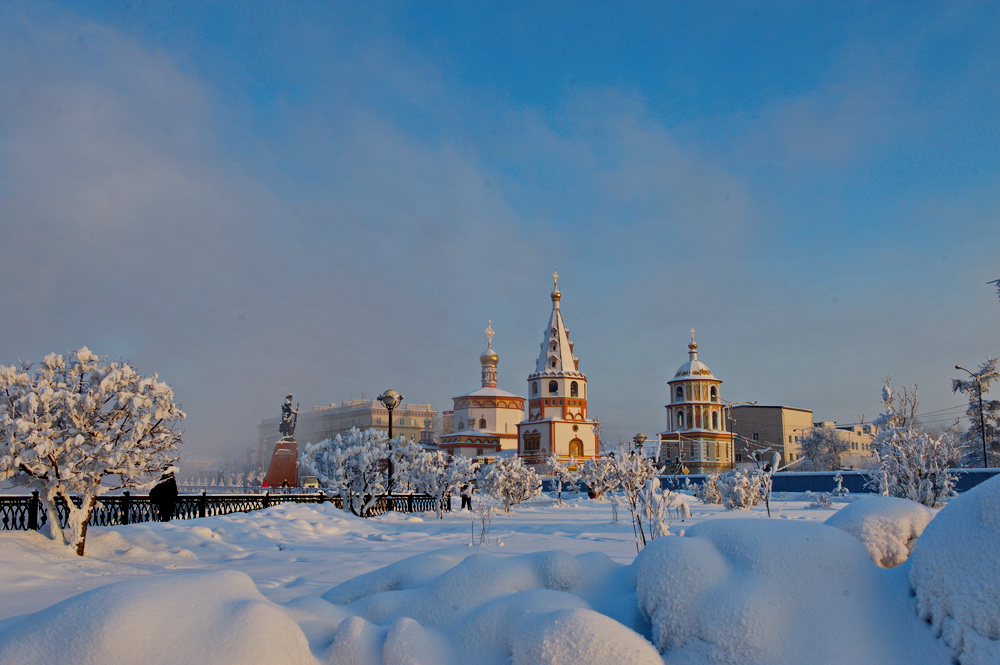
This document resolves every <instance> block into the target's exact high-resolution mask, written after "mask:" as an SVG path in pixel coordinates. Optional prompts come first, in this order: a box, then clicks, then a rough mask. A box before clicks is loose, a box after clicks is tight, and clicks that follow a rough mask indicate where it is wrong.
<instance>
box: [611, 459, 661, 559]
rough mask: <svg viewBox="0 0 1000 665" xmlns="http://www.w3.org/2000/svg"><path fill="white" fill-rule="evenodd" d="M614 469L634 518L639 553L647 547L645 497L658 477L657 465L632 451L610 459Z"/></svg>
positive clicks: (633, 525) (633, 528)
mask: <svg viewBox="0 0 1000 665" xmlns="http://www.w3.org/2000/svg"><path fill="white" fill-rule="evenodd" d="M610 459H611V461H612V462H611V465H612V469H613V470H614V474H615V477H616V478H617V479H618V486H619V487H620V488H621V491H622V495H623V498H624V503H625V507H626V508H628V511H629V513H630V514H631V516H632V532H633V535H634V536H635V549H636V551H637V552H638V551H639V550H641V549H642V548H643V547H645V546H646V540H647V538H646V536H647V534H646V530H647V526H648V523H647V522H646V520H645V517H646V511H647V508H646V504H645V503H644V502H643V495H644V493H645V492H646V491H647V486H648V484H649V482H650V481H651V480H653V478H655V477H656V472H657V468H656V463H655V462H654V461H653V460H652V459H650V458H649V457H646V456H645V455H643V454H641V453H639V452H635V451H630V452H627V453H626V452H624V451H623V452H622V453H621V454H619V455H616V456H614V457H610Z"/></svg>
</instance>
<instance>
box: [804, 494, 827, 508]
mask: <svg viewBox="0 0 1000 665" xmlns="http://www.w3.org/2000/svg"><path fill="white" fill-rule="evenodd" d="M806 496H807V497H809V500H810V503H809V507H810V508H831V507H833V501H832V499H831V494H830V493H829V492H806Z"/></svg>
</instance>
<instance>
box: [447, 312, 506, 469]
mask: <svg viewBox="0 0 1000 665" xmlns="http://www.w3.org/2000/svg"><path fill="white" fill-rule="evenodd" d="M493 336H494V330H493V322H492V321H491V322H490V323H489V325H488V326H487V328H486V350H485V351H483V353H482V355H481V356H479V365H480V369H481V373H480V374H481V382H482V385H481V386H480V387H479V388H478V389H477V390H474V391H472V392H471V393H466V394H465V395H459V396H458V397H454V398H452V400H453V402H454V408H453V410H452V411H451V415H452V417H451V420H450V422H451V430H450V431H446V433H444V434H442V435H441V437H440V439H439V442H438V446H439V447H440V449H441V450H446V451H448V452H451V453H453V454H455V455H464V456H466V457H485V458H487V459H489V458H493V457H494V456H496V454H497V453H499V452H500V451H501V450H517V425H518V423H519V422H521V421H522V420H524V398H523V397H521V396H520V395H515V394H514V393H509V392H507V391H506V390H501V389H500V388H497V365H499V364H500V356H499V355H497V352H496V351H494V350H493ZM446 422H448V421H446Z"/></svg>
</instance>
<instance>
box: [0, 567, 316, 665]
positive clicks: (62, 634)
mask: <svg viewBox="0 0 1000 665" xmlns="http://www.w3.org/2000/svg"><path fill="white" fill-rule="evenodd" d="M0 663H11V664H13V663H19V664H24V665H27V664H28V663H30V664H31V665H65V664H66V663H72V664H73V665H135V664H136V663H142V665H177V664H178V663H190V664H195V663H243V664H244V665H249V664H252V663H283V664H288V665H300V664H301V665H313V664H314V663H315V660H314V659H313V657H312V654H311V653H310V651H309V644H308V642H307V641H306V639H305V635H303V633H302V631H301V630H300V629H299V627H298V625H297V624H296V623H295V622H294V621H292V619H291V618H290V617H289V616H288V614H286V613H285V612H284V611H282V610H281V609H280V608H279V607H278V606H277V605H275V604H274V603H272V602H270V601H269V600H267V599H265V598H264V597H263V596H262V595H261V594H260V592H259V591H257V588H256V587H255V586H254V583H253V580H251V579H250V578H249V577H248V576H246V575H244V574H243V573H239V572H235V571H224V572H197V573H181V574H176V575H170V576H167V577H155V578H149V579H141V580H132V581H127V582H118V583H115V584H109V585H107V586H103V587H100V588H98V589H94V590H93V591H88V592H86V593H82V594H80V595H78V596H74V597H73V598H69V599H68V600H65V601H63V602H61V603H57V604H56V605H53V606H52V607H50V608H48V609H45V610H42V611H40V612H37V613H35V614H29V615H27V616H24V617H21V618H19V619H16V620H13V621H7V622H4V624H3V625H2V626H0Z"/></svg>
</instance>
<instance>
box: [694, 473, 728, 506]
mask: <svg viewBox="0 0 1000 665" xmlns="http://www.w3.org/2000/svg"><path fill="white" fill-rule="evenodd" d="M694 496H695V498H696V499H698V500H699V501H701V502H702V503H722V494H720V493H719V474H717V473H713V474H711V475H708V476H706V477H705V480H704V482H702V483H701V485H697V486H695V488H694Z"/></svg>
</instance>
